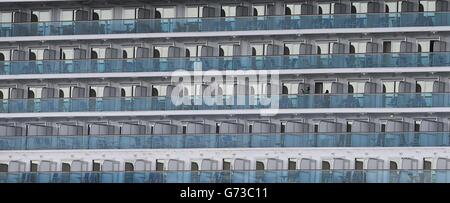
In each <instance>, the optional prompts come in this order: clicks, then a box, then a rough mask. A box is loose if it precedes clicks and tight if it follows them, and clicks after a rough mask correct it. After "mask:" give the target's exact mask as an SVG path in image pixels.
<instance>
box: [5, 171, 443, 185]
mask: <svg viewBox="0 0 450 203" xmlns="http://www.w3.org/2000/svg"><path fill="white" fill-rule="evenodd" d="M0 183H450V171H449V170H273V171H272V170H267V171H253V170H251V171H250V170H249V171H142V172H9V173H0Z"/></svg>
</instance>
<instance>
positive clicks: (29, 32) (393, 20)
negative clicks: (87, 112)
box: [0, 12, 450, 37]
mask: <svg viewBox="0 0 450 203" xmlns="http://www.w3.org/2000/svg"><path fill="white" fill-rule="evenodd" d="M448 25H450V13H449V12H417V13H366V14H334V15H301V16H258V17H225V18H218V17H215V18H174V19H140V20H134V19H133V20H124V19H119V20H99V21H59V22H37V23H3V24H0V37H18V36H57V35H98V34H130V33H176V32H218V31H257V30H297V29H326V28H328V29H338V28H393V27H423V26H448Z"/></svg>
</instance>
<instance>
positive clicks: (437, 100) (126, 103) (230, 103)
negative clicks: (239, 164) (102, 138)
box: [0, 92, 450, 113]
mask: <svg viewBox="0 0 450 203" xmlns="http://www.w3.org/2000/svg"><path fill="white" fill-rule="evenodd" d="M178 99H182V100H184V102H188V103H184V104H181V105H175V104H174V103H173V101H172V99H171V97H170V96H159V97H95V98H94V97H91V98H71V99H68V98H49V99H8V100H0V113H39V112H118V111H178V110H184V111H186V110H237V109H317V108H427V107H450V93H431V92H430V93H386V94H381V93H380V94H305V95H273V96H271V97H266V96H257V95H255V96H244V95H241V96H215V97H214V96H213V97H206V96H204V97H202V96H185V97H180V98H178ZM206 100H208V101H209V102H213V103H214V104H213V105H208V104H205V102H204V101H206ZM198 102H199V103H200V104H199V105H197V104H198Z"/></svg>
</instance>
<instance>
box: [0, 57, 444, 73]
mask: <svg viewBox="0 0 450 203" xmlns="http://www.w3.org/2000/svg"><path fill="white" fill-rule="evenodd" d="M449 65H450V52H429V53H373V54H367V53H366V54H329V55H295V56H233V57H189V58H141V59H80V60H39V61H0V75H19V74H66V73H117V72H173V71H176V70H186V71H194V70H200V71H208V70H221V71H225V70H292V69H294V70H295V69H298V70H306V69H339V68H405V67H412V68H417V67H419V68H427V67H446V66H449Z"/></svg>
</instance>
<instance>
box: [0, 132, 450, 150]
mask: <svg viewBox="0 0 450 203" xmlns="http://www.w3.org/2000/svg"><path fill="white" fill-rule="evenodd" d="M448 146H450V134H449V133H447V132H390V133H308V134H291V133H283V134H276V133H272V134H206V135H201V134H199V135H148V136H145V135H103V136H95V135H90V136H16V137H4V136H0V150H71V149H188V148H285V147H299V148H311V147H448Z"/></svg>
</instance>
